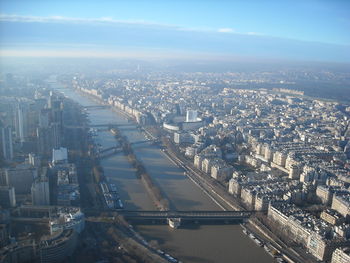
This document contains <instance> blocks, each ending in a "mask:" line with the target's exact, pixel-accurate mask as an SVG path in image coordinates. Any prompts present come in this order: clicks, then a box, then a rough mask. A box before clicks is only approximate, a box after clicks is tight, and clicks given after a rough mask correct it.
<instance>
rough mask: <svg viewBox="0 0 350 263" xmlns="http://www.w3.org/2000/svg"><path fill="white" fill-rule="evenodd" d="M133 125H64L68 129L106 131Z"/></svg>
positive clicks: (132, 125)
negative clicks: (101, 128)
mask: <svg viewBox="0 0 350 263" xmlns="http://www.w3.org/2000/svg"><path fill="white" fill-rule="evenodd" d="M134 126H135V124H133V123H101V124H88V125H64V127H65V128H70V129H88V128H99V127H104V128H107V129H111V128H118V127H134Z"/></svg>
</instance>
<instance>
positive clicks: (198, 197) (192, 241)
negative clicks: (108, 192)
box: [55, 84, 274, 263]
mask: <svg viewBox="0 0 350 263" xmlns="http://www.w3.org/2000/svg"><path fill="white" fill-rule="evenodd" d="M55 89H56V90H57V91H59V92H62V93H63V94H64V95H65V96H67V97H68V98H70V99H72V100H74V101H76V102H78V103H80V104H81V105H83V106H89V105H96V104H97V103H96V102H94V101H93V100H92V99H90V98H88V97H85V96H83V95H81V94H79V93H78V92H76V91H74V90H71V89H66V88H63V87H61V86H59V85H58V84H57V85H55ZM87 113H88V119H89V120H90V124H94V125H96V124H105V123H118V124H125V123H128V121H127V120H126V118H125V117H124V116H122V115H121V114H118V113H116V112H114V111H113V110H111V109H90V110H88V111H87ZM129 124H130V123H129ZM120 129H121V131H122V133H123V135H126V136H127V137H128V140H129V141H130V142H141V141H145V140H146V138H145V136H144V134H143V133H142V131H140V130H139V129H138V128H137V126H136V125H128V126H125V127H121V128H120ZM96 140H97V142H98V143H100V144H101V145H102V147H103V148H107V147H111V146H113V145H115V144H116V140H115V139H114V136H113V135H112V134H111V133H110V132H109V131H98V132H97V136H96ZM133 149H134V152H135V154H136V155H137V157H138V158H139V159H140V160H141V161H142V162H143V164H144V166H145V167H146V169H147V171H148V173H149V174H150V176H151V177H152V178H153V180H154V182H155V183H156V184H158V186H159V187H160V189H161V191H162V192H163V194H164V195H165V196H166V197H167V198H168V199H169V200H170V207H171V208H172V209H177V210H220V207H218V206H217V205H216V204H215V203H214V202H213V201H212V199H210V197H209V196H207V195H206V194H205V193H204V192H203V191H202V190H201V189H200V188H199V187H197V186H196V185H195V184H194V183H193V182H192V181H191V180H190V179H188V178H187V177H186V176H184V175H183V170H182V169H181V168H179V167H178V166H176V165H175V164H174V163H172V162H171V161H170V160H169V159H168V158H167V157H166V155H165V154H164V153H163V152H162V151H161V150H160V149H159V147H158V146H154V145H152V144H151V143H149V142H144V143H140V144H135V145H134V146H133ZM101 165H102V167H103V169H104V172H105V175H106V177H107V178H109V180H110V181H111V182H113V183H115V184H116V185H117V187H118V191H119V194H120V197H121V199H122V200H123V203H124V206H125V208H127V209H131V210H135V209H140V210H141V209H142V210H154V209H155V207H154V205H153V204H152V202H151V200H150V198H149V197H148V195H147V192H146V191H145V189H144V187H143V185H142V183H141V182H140V180H139V179H137V178H136V176H135V169H134V168H133V167H131V165H130V164H129V163H128V161H127V159H126V158H125V156H124V155H123V154H122V153H120V154H117V155H114V156H111V157H109V158H107V159H104V160H102V161H101ZM135 229H136V230H137V231H138V232H140V234H141V235H142V236H143V237H144V238H145V239H146V240H147V241H152V240H153V242H157V243H158V244H159V247H160V249H161V250H163V251H165V252H166V253H168V254H170V255H172V256H174V257H176V258H177V259H179V260H181V261H182V262H194V263H209V262H213V263H214V262H215V263H216V262H217V263H232V262H237V263H255V262H259V263H260V262H261V263H270V262H274V261H273V259H272V257H271V256H269V255H268V254H267V253H266V252H265V251H264V249H262V248H261V247H258V246H257V245H256V244H255V243H254V242H253V241H252V240H251V239H250V238H249V237H247V236H246V235H244V234H243V233H242V228H241V227H240V226H239V225H187V226H183V227H181V228H179V229H171V228H170V227H168V226H166V225H162V226H160V225H138V226H135Z"/></svg>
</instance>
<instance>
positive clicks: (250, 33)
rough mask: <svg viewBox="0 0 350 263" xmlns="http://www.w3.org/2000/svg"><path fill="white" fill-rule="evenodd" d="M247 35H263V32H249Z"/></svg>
mask: <svg viewBox="0 0 350 263" xmlns="http://www.w3.org/2000/svg"><path fill="white" fill-rule="evenodd" d="M246 35H250V36H262V35H263V34H261V33H258V32H247V33H246Z"/></svg>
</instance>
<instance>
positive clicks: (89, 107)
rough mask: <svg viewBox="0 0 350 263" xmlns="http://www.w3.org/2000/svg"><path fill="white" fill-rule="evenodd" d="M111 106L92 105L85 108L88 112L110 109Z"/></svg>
mask: <svg viewBox="0 0 350 263" xmlns="http://www.w3.org/2000/svg"><path fill="white" fill-rule="evenodd" d="M110 107H111V106H110V105H90V106H84V107H83V108H84V109H86V110H98V109H109V108H110Z"/></svg>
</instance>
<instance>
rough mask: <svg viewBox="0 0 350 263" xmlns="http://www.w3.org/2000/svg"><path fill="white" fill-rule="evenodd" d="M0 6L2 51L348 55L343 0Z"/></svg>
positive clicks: (349, 34) (349, 18) (347, 9)
mask: <svg viewBox="0 0 350 263" xmlns="http://www.w3.org/2000/svg"><path fill="white" fill-rule="evenodd" d="M0 10H1V16H0V21H1V22H0V23H1V24H0V37H1V39H2V40H1V42H0V50H1V54H2V55H9V54H10V55H11V54H12V55H15V54H38V55H39V54H40V52H41V53H42V54H46V55H47V54H54V53H55V52H56V54H66V55H69V54H73V53H75V54H77V52H78V51H79V52H80V53H81V54H82V55H84V54H85V55H86V54H92V53H91V52H95V54H96V56H99V55H103V56H104V55H105V56H109V55H111V54H115V55H117V56H118V55H120V54H123V55H125V56H127V55H130V54H134V55H135V56H138V55H140V56H142V55H145V54H148V55H149V56H152V55H154V54H158V55H160V56H163V55H164V56H169V55H170V54H172V55H173V56H178V55H180V54H181V56H190V55H192V56H195V55H196V54H197V55H198V54H200V55H201V56H203V54H205V55H206V56H208V57H210V56H214V57H215V56H219V55H220V56H226V55H228V56H232V57H259V58H278V59H280V58H282V59H283V58H286V59H296V60H323V61H341V62H349V60H350V55H349V54H350V15H349V14H350V1H347V0H343V1H337V0H327V1H325V0H318V1H315V0H304V1H301V0H294V1H287V0H284V1H282V0H279V1H275V0H260V1H247V0H246V1H243V0H240V1H232V0H231V1H220V0H217V1H209V0H201V1H200V0H187V1H177V0H173V1H166V0H163V1H145V0H144V1H142V0H138V1H133V0H128V1H127V0H125V1H103V0H101V1H87V0H85V1H65V0H61V1H44V0H27V1H16V0H2V1H1V2H0ZM45 52H46V53H45ZM64 52H65V53H64ZM84 52H85V53H84Z"/></svg>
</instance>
